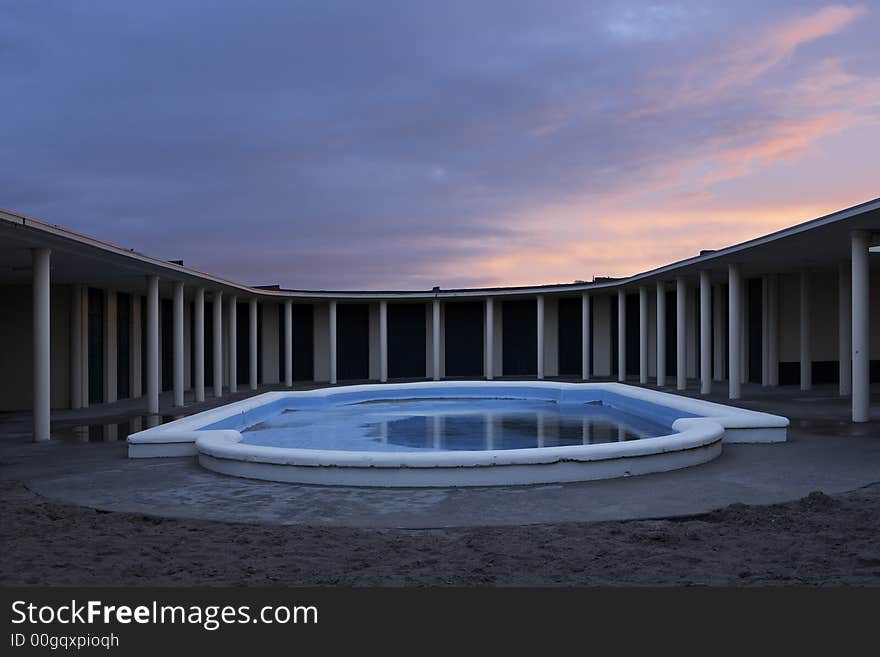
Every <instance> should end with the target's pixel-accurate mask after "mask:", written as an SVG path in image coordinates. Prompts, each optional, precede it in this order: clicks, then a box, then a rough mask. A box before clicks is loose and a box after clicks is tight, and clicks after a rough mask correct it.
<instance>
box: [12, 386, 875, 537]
mask: <svg viewBox="0 0 880 657" xmlns="http://www.w3.org/2000/svg"><path fill="white" fill-rule="evenodd" d="M309 387H311V386H309ZM274 388H275V389H277V386H275V387H274ZM723 388H724V386H723V385H722V384H720V383H718V384H716V390H717V392H716V393H713V395H711V396H709V397H708V399H711V400H713V401H719V402H722V403H727V402H726V399H725V395H724V394H723ZM268 389H273V388H263V389H261V390H260V391H259V392H264V391H266V390H268ZM250 394H254V393H250V392H243V393H239V394H238V395H235V396H232V397H224V398H222V399H221V400H211V401H208V402H205V403H204V404H198V405H196V404H189V405H188V406H187V407H186V408H184V409H182V410H181V409H172V408H169V405H170V401H171V399H170V396H169V395H164V396H163V398H162V407H161V411H162V415H163V416H164V417H165V419H166V420H167V419H168V418H169V417H174V416H180V415H188V414H191V413H195V412H198V411H201V410H205V409H206V408H210V407H212V406H216V405H218V404H221V403H228V402H229V401H232V400H234V399H240V398H244V397H247V396H249V395H250ZM685 394H688V395H692V396H698V394H697V390H696V388H695V387H694V388H691V389H689V390H688V391H687V392H686V393H685ZM703 398H707V397H703ZM736 405H738V406H742V407H743V408H750V409H754V410H761V411H767V412H771V413H778V414H780V415H784V416H786V417H789V418H790V419H791V421H792V424H791V427H790V430H789V441H788V442H787V443H779V444H767V445H725V446H724V451H723V453H722V455H721V457H719V458H718V459H716V460H714V461H712V462H711V463H707V464H705V465H701V466H698V467H693V468H689V469H686V470H679V471H675V472H669V473H663V474H654V475H646V476H641V477H633V478H628V479H616V480H607V481H596V482H587V483H579V484H565V485H548V486H532V487H510V488H482V489H426V490H425V489H397V490H391V489H388V490H385V489H363V488H330V487H320V486H296V485H289V484H275V483H269V482H259V481H249V480H245V479H238V478H232V477H223V476H220V475H217V474H214V473H211V472H208V471H206V470H203V469H201V468H200V467H199V466H198V464H197V463H196V461H195V459H194V458H189V457H187V458H177V459H155V460H153V459H150V460H130V459H128V458H126V444H125V441H124V433H125V430H126V429H127V428H128V427H130V425H131V422H132V421H133V420H135V421H140V422H142V423H145V424H144V426H146V423H147V422H148V421H149V420H150V419H152V420H153V421H154V422H155V421H159V419H160V418H155V417H154V418H147V417H145V416H143V415H142V411H141V410H140V409H141V408H142V406H143V402H142V400H132V401H124V402H117V403H115V404H108V405H102V406H95V407H92V408H89V409H81V410H77V411H58V412H55V413H53V424H52V435H53V440H52V441H51V442H49V443H41V444H35V443H31V442H29V440H30V418H29V416H27V415H23V414H5V415H0V464H2V468H0V478H2V479H5V480H18V481H21V482H23V483H24V484H25V485H26V486H27V487H28V488H29V489H31V490H32V491H34V492H36V493H38V494H40V495H43V496H45V497H47V498H50V499H53V500H57V501H60V502H67V503H72V504H79V505H82V506H87V507H92V508H96V509H102V510H111V511H131V512H138V513H144V514H150V515H160V516H168V517H182V518H199V519H208V520H218V521H226V522H242V523H267V524H293V525H296V524H305V525H337V526H354V527H405V528H433V527H453V526H482V525H520V524H535V523H556V522H568V521H575V522H581V521H596V520H621V519H636V518H658V517H671V516H681V515H692V514H699V513H704V512H707V511H710V510H712V509H715V508H719V507H723V506H726V505H729V504H733V503H737V502H742V503H748V504H771V503H776V502H783V501H788V500H792V499H796V498H799V497H802V496H804V495H806V494H808V493H810V492H811V491H814V490H820V491H823V492H825V493H827V494H835V493H842V492H845V491H849V490H853V489H856V488H860V487H862V486H866V485H868V484H872V483H876V482H880V420H878V419H877V418H878V417H880V389H878V387H877V386H875V387H874V389H873V390H872V407H871V410H872V417H873V418H874V419H873V420H872V421H871V422H868V423H865V424H858V425H856V424H851V423H850V422H849V413H850V407H849V400H848V399H843V398H839V397H837V396H836V386H835V387H830V386H828V387H817V388H816V389H815V390H813V391H811V392H807V393H802V392H800V391H799V390H797V389H795V388H792V387H784V388H777V389H762V388H761V387H760V386H754V385H746V386H744V387H743V400H741V401H740V402H737V404H736Z"/></svg>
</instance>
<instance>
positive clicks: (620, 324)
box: [617, 290, 626, 382]
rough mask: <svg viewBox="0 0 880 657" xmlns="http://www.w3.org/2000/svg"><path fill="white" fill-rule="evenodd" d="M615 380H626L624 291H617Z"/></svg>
mask: <svg viewBox="0 0 880 657" xmlns="http://www.w3.org/2000/svg"><path fill="white" fill-rule="evenodd" d="M617 380H618V381H621V382H622V381H626V292H624V291H623V290H618V291H617Z"/></svg>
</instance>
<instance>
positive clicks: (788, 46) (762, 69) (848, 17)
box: [626, 5, 867, 119]
mask: <svg viewBox="0 0 880 657" xmlns="http://www.w3.org/2000/svg"><path fill="white" fill-rule="evenodd" d="M866 12H867V10H866V8H865V7H864V6H862V5H856V6H845V5H832V6H828V7H824V8H822V9H820V10H818V11H817V12H815V13H813V14H810V15H809V16H803V17H799V18H795V19H792V20H790V21H786V22H784V23H781V24H778V25H774V26H772V27H770V28H767V29H766V30H764V31H762V32H760V33H758V34H750V35H745V36H743V37H741V38H740V39H739V41H738V43H737V45H735V46H733V47H732V48H730V49H728V50H726V51H723V52H721V53H720V54H718V55H711V56H708V57H706V58H704V59H702V60H699V61H697V62H695V63H694V64H691V65H690V66H688V67H686V68H685V69H684V70H679V69H676V70H661V71H655V72H654V73H653V75H652V76H651V77H652V80H651V84H650V85H649V87H648V89H647V90H645V91H643V94H644V96H645V99H646V102H645V105H644V106H643V107H642V108H640V109H638V110H636V111H635V112H633V113H631V114H629V115H627V117H626V118H627V119H634V118H638V117H640V116H646V115H650V114H656V113H660V112H667V111H671V110H675V109H680V108H683V107H687V106H690V105H700V104H704V103H708V102H711V101H713V100H717V99H719V98H720V97H723V96H725V95H726V94H728V93H729V92H731V91H732V90H734V89H740V88H742V87H746V86H748V85H749V84H751V83H752V82H754V81H755V80H757V79H758V78H760V77H761V76H763V75H764V74H765V73H767V72H769V71H770V70H772V69H774V68H776V67H777V66H779V65H781V64H783V63H784V62H786V61H787V60H788V59H789V58H790V57H791V56H792V55H793V54H794V52H795V50H796V49H797V48H798V47H799V46H802V45H804V44H806V43H809V42H811V41H815V40H816V39H819V38H822V37H825V36H829V35H832V34H836V33H838V32H840V31H841V30H843V29H844V28H845V27H846V26H848V25H849V24H851V23H852V22H853V21H855V20H856V19H858V18H860V17H861V16H863V15H864V14H865V13H866Z"/></svg>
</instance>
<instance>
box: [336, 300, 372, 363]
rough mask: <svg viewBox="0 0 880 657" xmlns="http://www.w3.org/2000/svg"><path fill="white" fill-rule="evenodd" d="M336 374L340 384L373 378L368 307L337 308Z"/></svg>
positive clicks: (349, 306)
mask: <svg viewBox="0 0 880 657" xmlns="http://www.w3.org/2000/svg"><path fill="white" fill-rule="evenodd" d="M336 313H337V317H336V372H337V378H338V379H339V380H341V381H351V380H363V379H369V378H370V307H369V305H367V304H365V303H350V304H339V305H337V307H336Z"/></svg>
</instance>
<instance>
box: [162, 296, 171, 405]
mask: <svg viewBox="0 0 880 657" xmlns="http://www.w3.org/2000/svg"><path fill="white" fill-rule="evenodd" d="M160 303H161V305H162V325H161V327H160V328H161V330H162V390H171V389H172V388H173V387H174V302H173V301H172V300H171V299H162V300H160Z"/></svg>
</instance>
